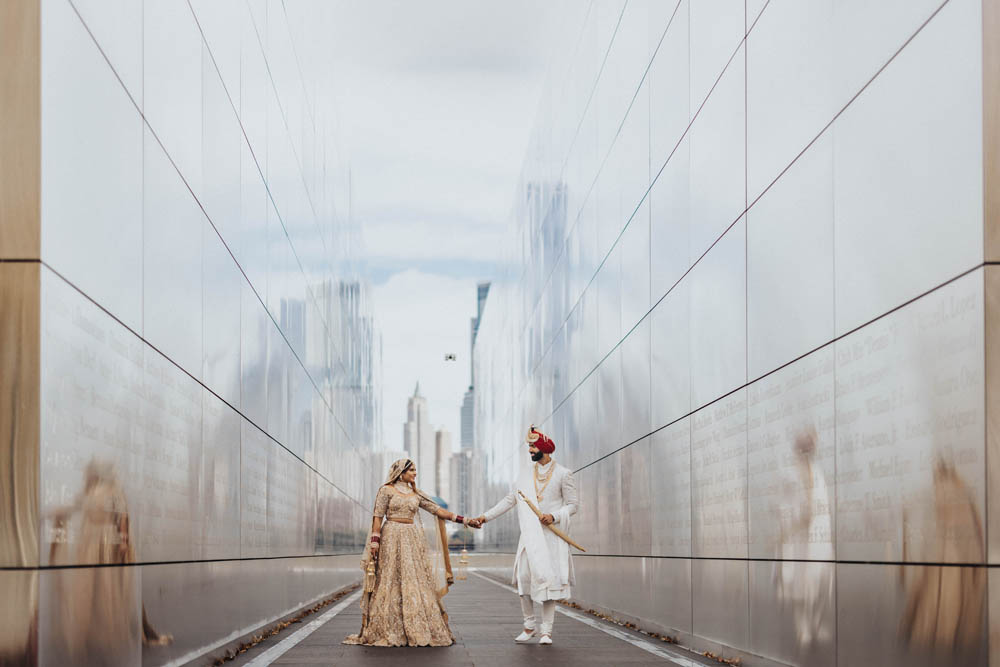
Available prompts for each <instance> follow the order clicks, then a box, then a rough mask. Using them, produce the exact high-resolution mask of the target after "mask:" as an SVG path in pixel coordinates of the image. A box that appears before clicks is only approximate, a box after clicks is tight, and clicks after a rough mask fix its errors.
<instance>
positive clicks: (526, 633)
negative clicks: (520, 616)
mask: <svg viewBox="0 0 1000 667" xmlns="http://www.w3.org/2000/svg"><path fill="white" fill-rule="evenodd" d="M534 636H535V631H534V630H528V629H527V628H525V629H524V630H521V634H519V635H518V636H517V637H514V641H516V642H517V643H518V644H523V643H524V642H526V641H529V640H531V638H532V637H534Z"/></svg>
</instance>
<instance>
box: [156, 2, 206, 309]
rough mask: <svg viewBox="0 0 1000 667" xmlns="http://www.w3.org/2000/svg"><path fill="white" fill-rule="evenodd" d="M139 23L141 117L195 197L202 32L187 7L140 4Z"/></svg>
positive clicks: (199, 151)
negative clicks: (141, 83)
mask: <svg viewBox="0 0 1000 667" xmlns="http://www.w3.org/2000/svg"><path fill="white" fill-rule="evenodd" d="M142 19H143V32H142V69H143V72H142V75H143V91H142V93H143V95H142V112H143V116H144V117H145V120H146V122H147V123H148V124H149V127H150V128H152V130H153V132H154V133H155V134H156V136H157V137H158V138H159V140H160V141H161V142H162V143H163V147H164V149H165V150H166V152H167V154H168V155H169V156H170V158H171V159H172V161H173V163H174V164H175V165H177V169H178V170H179V171H180V173H181V175H182V176H183V177H184V181H185V182H186V183H187V184H188V186H190V188H191V189H192V191H193V192H194V193H195V196H198V195H200V194H201V192H202V38H201V31H200V30H199V29H198V22H197V21H196V20H195V17H194V14H193V13H192V12H191V7H190V5H188V4H187V3H168V2H150V1H145V2H143V11H142ZM148 152H149V151H148V150H147V153H148ZM147 302H148V300H147Z"/></svg>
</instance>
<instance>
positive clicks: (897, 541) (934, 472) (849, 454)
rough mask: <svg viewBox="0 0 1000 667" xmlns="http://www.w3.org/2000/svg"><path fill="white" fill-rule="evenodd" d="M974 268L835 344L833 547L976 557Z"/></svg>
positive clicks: (903, 555) (980, 547) (979, 410)
mask: <svg viewBox="0 0 1000 667" xmlns="http://www.w3.org/2000/svg"><path fill="white" fill-rule="evenodd" d="M983 298H984V297H983V272H982V270H978V271H974V272H972V273H971V274H969V275H967V276H965V277H963V278H960V279H958V280H956V281H954V282H952V283H951V284H949V285H947V286H945V287H943V288H941V289H939V290H937V291H935V292H932V293H931V294H929V295H927V296H925V297H923V298H921V299H919V300H918V301H916V302H914V303H911V304H909V305H907V306H905V307H903V308H901V309H899V310H897V311H895V312H893V313H891V314H889V315H887V316H886V317H884V318H882V319H880V320H878V321H877V322H875V323H873V324H871V325H869V326H867V327H864V328H863V329H861V330H859V331H857V332H855V333H853V334H851V335H849V336H846V337H845V338H843V339H840V340H838V341H837V343H836V354H837V364H836V380H837V385H836V437H837V489H836V498H837V556H838V558H840V559H850V560H891V561H896V560H907V561H914V562H965V563H980V562H982V561H983V559H984V558H985V547H986V545H985V542H984V538H983V531H984V529H985V527H984V523H983V512H984V509H985V504H984V503H985V499H984V493H985V489H984V488H983V487H984V475H983V471H984V470H985V467H986V462H985V460H984V457H985V447H984V442H983V433H984V431H985V416H984V404H985V397H984V382H985V381H984V374H983V368H984V359H983V357H984V351H983V350H984V341H983V321H984V314H983Z"/></svg>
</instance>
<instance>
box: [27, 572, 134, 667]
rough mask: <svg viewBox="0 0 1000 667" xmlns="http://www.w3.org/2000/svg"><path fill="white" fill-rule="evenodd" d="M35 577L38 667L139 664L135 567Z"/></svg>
mask: <svg viewBox="0 0 1000 667" xmlns="http://www.w3.org/2000/svg"><path fill="white" fill-rule="evenodd" d="M38 578H39V611H38V662H37V664H38V665H46V666H47V665H66V664H90V665H95V664H99V665H122V666H131V665H138V664H140V663H141V661H142V632H143V628H142V611H141V609H142V602H141V600H142V581H141V571H140V568H138V567H83V568H68V569H66V568H60V569H52V570H42V571H41V572H40V573H39V575H38ZM98 601H99V602H98Z"/></svg>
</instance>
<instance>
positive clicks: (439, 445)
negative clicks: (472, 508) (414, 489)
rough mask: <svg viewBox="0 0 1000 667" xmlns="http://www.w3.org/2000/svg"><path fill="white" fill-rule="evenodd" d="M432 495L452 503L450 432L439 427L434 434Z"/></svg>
mask: <svg viewBox="0 0 1000 667" xmlns="http://www.w3.org/2000/svg"><path fill="white" fill-rule="evenodd" d="M433 465H434V472H435V478H434V495H436V496H437V497H438V498H441V499H443V500H445V501H446V502H448V503H449V505H454V500H453V499H452V497H451V483H450V482H451V433H449V432H448V431H446V430H444V429H441V430H440V431H438V432H437V433H435V434H434V464H433Z"/></svg>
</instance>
